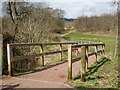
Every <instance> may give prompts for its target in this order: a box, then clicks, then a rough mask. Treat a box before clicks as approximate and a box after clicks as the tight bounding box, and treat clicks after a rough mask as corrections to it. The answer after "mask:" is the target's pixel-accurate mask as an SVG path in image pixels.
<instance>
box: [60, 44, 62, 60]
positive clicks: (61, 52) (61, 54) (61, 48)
mask: <svg viewBox="0 0 120 90" xmlns="http://www.w3.org/2000/svg"><path fill="white" fill-rule="evenodd" d="M60 51H61V53H60V60H61V61H62V44H60Z"/></svg>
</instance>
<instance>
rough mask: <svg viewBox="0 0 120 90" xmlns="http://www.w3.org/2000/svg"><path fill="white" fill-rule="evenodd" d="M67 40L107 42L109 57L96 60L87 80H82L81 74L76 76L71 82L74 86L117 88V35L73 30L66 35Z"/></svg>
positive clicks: (89, 70) (106, 48)
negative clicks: (101, 34)
mask: <svg viewBox="0 0 120 90" xmlns="http://www.w3.org/2000/svg"><path fill="white" fill-rule="evenodd" d="M64 38H65V39H67V40H72V41H77V40H92V41H101V42H103V43H105V45H106V46H105V51H106V55H107V58H102V59H101V60H99V62H97V63H96V62H95V63H94V64H93V65H92V66H91V67H90V68H89V69H88V75H87V77H86V79H87V81H86V82H81V81H80V75H78V76H76V77H75V78H74V79H73V80H72V81H70V82H69V84H70V85H71V86H73V87H74V88H77V89H79V88H117V85H118V78H117V77H118V73H117V68H118V65H117V64H118V61H117V58H114V53H115V37H112V36H99V35H91V34H81V33H78V32H72V33H69V34H67V35H65V36H64Z"/></svg>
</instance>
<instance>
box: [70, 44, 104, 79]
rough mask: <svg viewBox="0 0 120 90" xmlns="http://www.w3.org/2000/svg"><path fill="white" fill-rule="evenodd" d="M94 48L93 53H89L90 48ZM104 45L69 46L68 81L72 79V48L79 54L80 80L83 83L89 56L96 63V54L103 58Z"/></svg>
mask: <svg viewBox="0 0 120 90" xmlns="http://www.w3.org/2000/svg"><path fill="white" fill-rule="evenodd" d="M91 47H92V48H94V52H90V50H89V49H90V48H91ZM104 47H105V44H103V43H96V44H79V45H69V47H68V79H69V80H71V79H72V63H73V62H74V61H75V59H73V57H72V50H73V49H74V48H77V49H78V52H80V53H81V58H77V59H78V60H80V59H81V70H80V71H81V80H82V81H85V75H86V70H87V68H88V58H89V56H91V55H95V56H96V61H97V60H98V53H101V55H102V56H103V55H104V54H105V48H104Z"/></svg>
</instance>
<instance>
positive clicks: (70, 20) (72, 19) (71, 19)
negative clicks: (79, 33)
mask: <svg viewBox="0 0 120 90" xmlns="http://www.w3.org/2000/svg"><path fill="white" fill-rule="evenodd" d="M63 19H64V20H65V21H66V22H72V21H74V20H76V19H74V18H70V19H68V18H63Z"/></svg>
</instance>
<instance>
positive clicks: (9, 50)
mask: <svg viewBox="0 0 120 90" xmlns="http://www.w3.org/2000/svg"><path fill="white" fill-rule="evenodd" d="M73 44H78V43H77V42H55V43H16V44H13V43H11V44H7V60H8V72H9V76H12V75H13V71H12V68H13V65H12V64H13V62H15V61H19V60H24V59H29V58H34V57H38V56H41V65H42V66H44V58H45V57H44V56H46V55H51V54H57V53H60V60H61V61H62V56H63V55H62V54H63V52H67V51H68V50H67V49H63V48H62V45H73ZM46 45H59V46H60V47H59V50H56V51H49V52H45V51H44V47H45V46H46ZM18 46H20V47H23V46H26V47H27V46H40V47H41V52H40V53H38V54H32V55H20V56H13V51H12V49H13V48H14V47H18Z"/></svg>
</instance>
